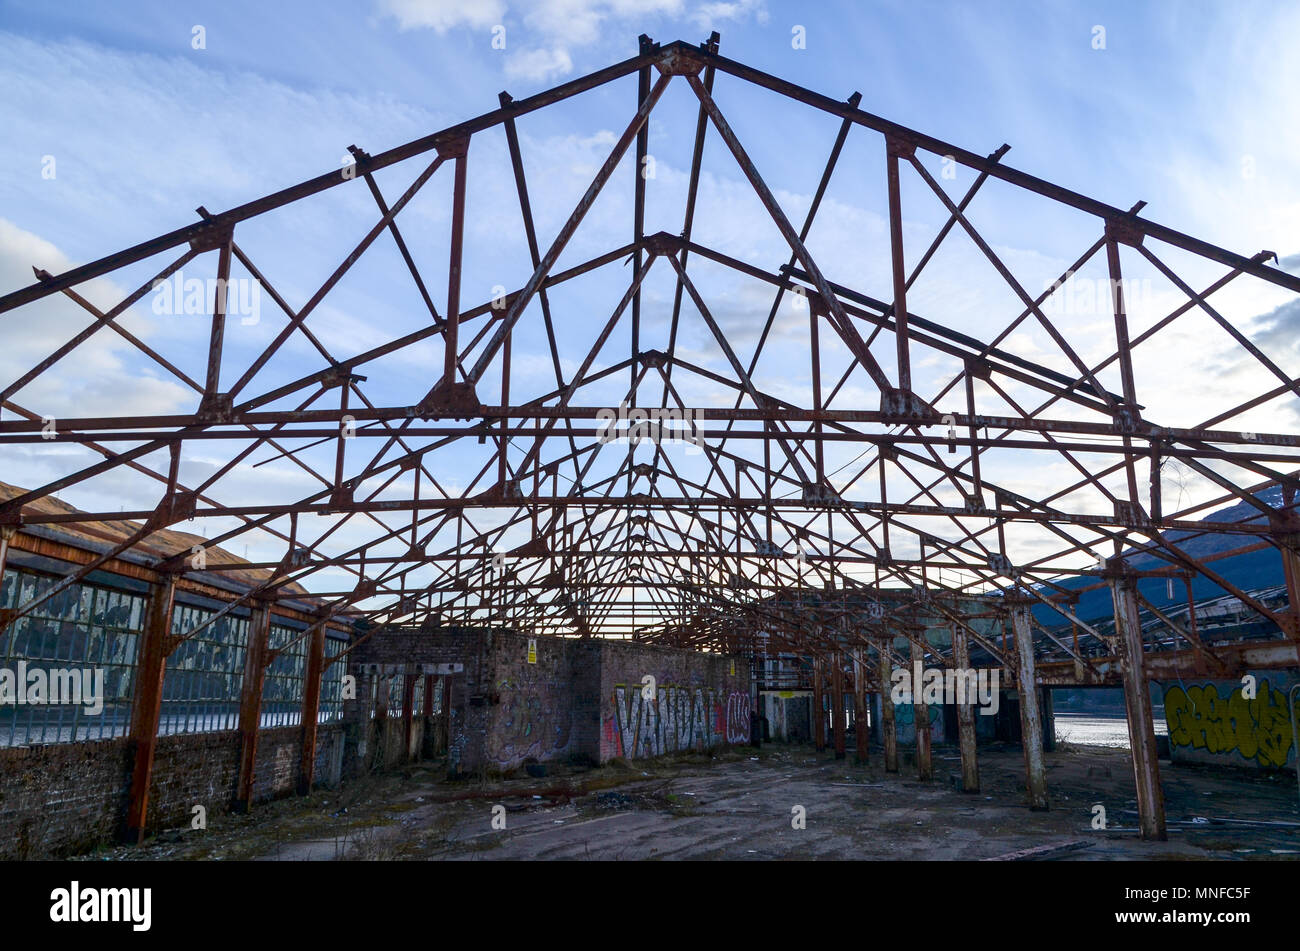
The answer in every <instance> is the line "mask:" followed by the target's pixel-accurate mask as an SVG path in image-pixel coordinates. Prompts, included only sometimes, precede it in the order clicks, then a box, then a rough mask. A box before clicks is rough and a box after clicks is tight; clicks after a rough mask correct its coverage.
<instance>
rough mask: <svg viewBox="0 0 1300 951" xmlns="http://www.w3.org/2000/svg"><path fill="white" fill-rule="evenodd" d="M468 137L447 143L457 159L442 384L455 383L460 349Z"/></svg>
mask: <svg viewBox="0 0 1300 951" xmlns="http://www.w3.org/2000/svg"><path fill="white" fill-rule="evenodd" d="M468 152H469V136H465V137H464V138H463V139H458V140H456V141H454V142H450V143H448V145H447V146H446V154H447V155H449V156H454V157H455V161H456V171H455V174H454V177H453V181H452V191H451V261H450V263H449V264H448V265H447V318H446V319H447V327H446V330H445V331H443V345H444V352H443V366H442V384H443V385H444V386H448V387H450V386H452V385H453V384H454V383H455V382H456V361H457V359H458V358H459V352H458V348H459V346H460V273H461V252H462V250H463V248H464V243H465V178H466V171H465V159H466V156H467V154H468Z"/></svg>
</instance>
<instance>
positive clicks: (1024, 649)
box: [1011, 604, 1049, 811]
mask: <svg viewBox="0 0 1300 951" xmlns="http://www.w3.org/2000/svg"><path fill="white" fill-rule="evenodd" d="M1032 617H1033V615H1032V614H1031V613H1030V610H1029V605H1028V604H1018V605H1016V606H1015V607H1013V608H1012V609H1011V623H1012V627H1013V629H1014V632H1015V638H1016V656H1017V659H1018V663H1017V671H1016V672H1017V681H1016V684H1017V690H1018V692H1019V696H1020V742H1021V745H1022V746H1023V747H1024V750H1025V788H1026V790H1027V792H1028V794H1029V808H1030V809H1033V810H1036V811H1041V810H1044V809H1047V808H1048V806H1049V803H1048V797H1047V768H1046V766H1045V765H1044V762H1043V721H1042V713H1041V711H1040V710H1039V708H1038V684H1037V674H1036V672H1035V670H1034V639H1033V635H1032V633H1031V628H1030V623H1031V621H1032Z"/></svg>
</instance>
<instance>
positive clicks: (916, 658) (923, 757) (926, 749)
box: [909, 631, 934, 780]
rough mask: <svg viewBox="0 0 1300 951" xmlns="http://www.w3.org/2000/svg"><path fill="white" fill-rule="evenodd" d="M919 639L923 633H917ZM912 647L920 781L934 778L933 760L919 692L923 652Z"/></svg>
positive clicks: (927, 721) (925, 708)
mask: <svg viewBox="0 0 1300 951" xmlns="http://www.w3.org/2000/svg"><path fill="white" fill-rule="evenodd" d="M918 636H919V637H924V636H925V631H920V632H918ZM909 643H910V644H911V645H912V714H913V716H912V725H913V726H914V727H915V728H916V777H917V779H920V780H929V779H933V778H934V760H933V758H932V757H931V755H930V708H929V706H928V705H927V704H926V702H925V695H924V694H923V693H922V691H921V684H922V682H923V679H922V677H921V676H920V675H921V674H923V673H924V672H925V650H924V648H922V647H921V645H920V644H918V643H917V642H916V641H914V640H913V641H910V642H909Z"/></svg>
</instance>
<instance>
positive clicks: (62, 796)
mask: <svg viewBox="0 0 1300 951" xmlns="http://www.w3.org/2000/svg"><path fill="white" fill-rule="evenodd" d="M341 741H342V728H341V727H340V726H339V725H336V724H328V725H322V726H321V727H319V728H318V730H317V738H316V751H317V757H316V763H317V766H316V780H317V783H318V784H319V785H333V784H337V782H338V776H337V769H336V768H335V766H334V764H335V763H336V762H337V761H338V748H339V744H340V743H341ZM301 749H302V746H301V733H300V731H299V728H298V727H284V728H281V729H275V730H263V731H261V732H260V733H259V734H258V750H257V766H256V772H255V774H254V790H253V799H254V801H255V802H260V801H265V800H267V799H274V798H277V797H279V796H284V795H288V794H289V793H291V792H293V791H294V789H295V788H296V786H297V778H298V762H299V758H300V755H301ZM238 766H239V734H238V733H236V732H233V731H229V732H221V733H197V734H184V735H177V736H165V737H160V738H159V740H158V746H157V749H156V751H155V753H154V767H153V777H152V779H153V782H152V785H151V787H150V793H149V817H148V831H149V832H150V833H154V832H157V831H158V830H159V829H166V828H175V827H178V826H186V827H188V826H189V823H190V821H191V819H192V816H193V813H192V810H193V808H194V806H196V805H201V806H204V807H205V808H206V809H207V813H208V815H209V816H210V817H211V816H214V815H220V814H222V813H225V812H227V811H228V810H229V808H230V803H231V800H232V798H233V796H234V789H235V781H236V775H237V772H238ZM131 767H132V764H131V754H130V751H129V747H128V744H127V741H126V740H125V739H115V740H96V741H90V742H83V743H52V744H48V745H43V746H24V747H11V748H6V749H0V828H2V829H5V830H6V831H8V832H9V834H8V835H5V836H0V859H4V860H8V859H25V858H41V857H44V856H64V855H75V854H77V853H79V852H85V851H88V850H90V849H92V848H94V847H96V846H97V845H101V844H108V843H113V842H116V841H118V839H119V837H120V835H121V832H122V825H123V822H124V820H125V816H126V806H127V794H128V791H129V789H130V785H131Z"/></svg>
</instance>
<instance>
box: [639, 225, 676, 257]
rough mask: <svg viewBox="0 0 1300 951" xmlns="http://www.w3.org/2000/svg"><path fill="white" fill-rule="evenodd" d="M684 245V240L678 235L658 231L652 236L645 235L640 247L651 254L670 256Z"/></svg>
mask: <svg viewBox="0 0 1300 951" xmlns="http://www.w3.org/2000/svg"><path fill="white" fill-rule="evenodd" d="M685 244H686V239H685V238H683V237H682V236H681V235H679V234H669V233H668V232H667V231H658V232H655V233H654V234H652V235H647V236H646V237H645V238H644V239H643V240H642V246H643V247H644V248H645V249H646V250H647V251H649V252H650V253H651V254H655V255H658V254H662V255H672V254H676V253H677V252H678V251H680V250H682V248H683V247H684V246H685Z"/></svg>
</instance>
